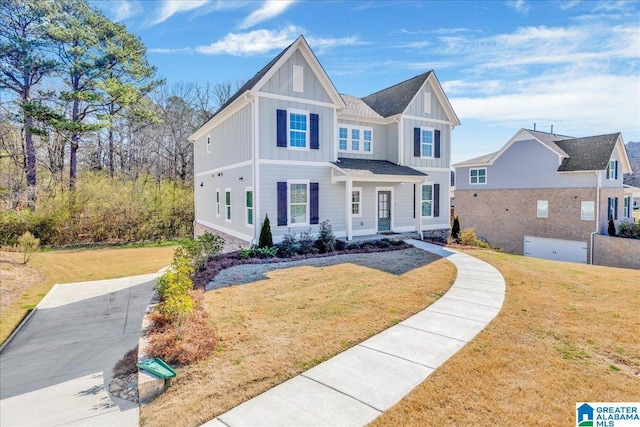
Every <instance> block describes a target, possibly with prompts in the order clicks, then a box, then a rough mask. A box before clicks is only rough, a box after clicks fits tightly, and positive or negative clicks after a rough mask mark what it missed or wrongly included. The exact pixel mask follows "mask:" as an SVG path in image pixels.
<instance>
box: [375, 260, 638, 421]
mask: <svg viewBox="0 0 640 427" xmlns="http://www.w3.org/2000/svg"><path fill="white" fill-rule="evenodd" d="M467 253H469V254H470V255H473V256H475V257H478V258H480V259H483V260H485V261H487V262H488V263H490V264H492V265H494V266H495V267H496V268H498V270H500V272H501V273H502V274H503V275H504V277H505V280H506V284H507V293H506V300H505V303H504V306H503V308H502V311H501V312H500V314H499V315H498V317H496V318H495V319H494V320H493V321H492V322H491V323H490V324H489V325H488V326H487V328H486V329H485V330H483V331H482V332H480V334H479V335H478V336H477V337H476V338H475V339H474V340H473V341H472V342H471V343H469V344H468V345H467V346H465V347H464V348H463V349H462V350H461V351H460V352H459V353H457V354H456V355H454V356H453V357H452V358H451V359H449V360H448V361H447V362H446V363H445V364H444V365H442V366H441V367H440V368H438V369H437V370H436V371H435V372H434V373H433V374H431V376H430V377H429V378H428V379H427V380H426V381H424V382H423V383H422V384H421V385H419V386H418V387H417V388H416V389H414V390H413V392H412V393H411V394H409V395H408V396H407V397H405V398H404V399H403V400H402V401H400V402H399V403H398V404H397V405H396V406H394V407H393V408H391V409H390V410H388V411H387V412H385V413H384V414H383V415H382V416H381V417H380V418H378V419H377V420H376V421H375V422H373V423H372V425H373V426H389V425H394V426H395V425H415V426H418V425H437V426H453V425H456V426H458V425H459V426H463V425H464V426H467V425H468V426H471V425H497V426H508V425H545V426H551V425H553V426H561V425H564V426H568V425H575V408H576V406H575V404H576V403H577V402H589V401H595V402H633V401H635V402H637V401H639V400H640V378H639V377H638V374H640V272H639V271H638V270H626V269H617V268H610V267H600V266H591V265H582V264H571V263H563V262H556V261H546V260H540V259H534V258H526V257H522V256H517V255H507V254H502V253H497V252H491V251H479V250H471V251H468V252H467Z"/></svg>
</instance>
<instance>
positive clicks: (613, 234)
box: [607, 217, 616, 237]
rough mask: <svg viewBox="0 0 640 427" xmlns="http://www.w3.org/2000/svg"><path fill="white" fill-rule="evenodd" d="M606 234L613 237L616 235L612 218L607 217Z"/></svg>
mask: <svg viewBox="0 0 640 427" xmlns="http://www.w3.org/2000/svg"><path fill="white" fill-rule="evenodd" d="M607 232H608V233H609V236H613V237H615V235H616V225H615V223H614V222H613V218H612V217H609V228H608V229H607Z"/></svg>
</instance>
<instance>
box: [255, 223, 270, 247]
mask: <svg viewBox="0 0 640 427" xmlns="http://www.w3.org/2000/svg"><path fill="white" fill-rule="evenodd" d="M258 247H259V248H272V247H273V236H272V234H271V222H270V221H269V215H265V216H264V221H263V222H262V228H261V229H260V239H259V240H258Z"/></svg>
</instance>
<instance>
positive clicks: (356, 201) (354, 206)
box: [351, 188, 362, 217]
mask: <svg viewBox="0 0 640 427" xmlns="http://www.w3.org/2000/svg"><path fill="white" fill-rule="evenodd" d="M351 215H352V216H358V217H360V216H362V188H353V189H352V190H351Z"/></svg>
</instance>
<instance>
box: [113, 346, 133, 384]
mask: <svg viewBox="0 0 640 427" xmlns="http://www.w3.org/2000/svg"><path fill="white" fill-rule="evenodd" d="M137 363H138V346H136V347H135V348H132V349H131V350H129V351H127V352H126V353H125V355H124V357H123V358H122V359H120V360H118V363H116V366H114V367H113V376H114V377H120V376H124V375H131V374H135V373H136V372H138V365H137Z"/></svg>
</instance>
